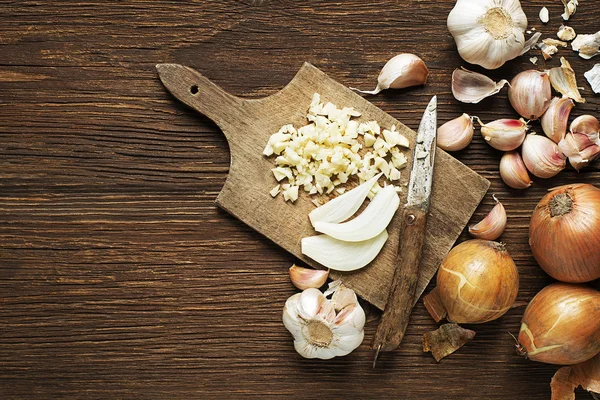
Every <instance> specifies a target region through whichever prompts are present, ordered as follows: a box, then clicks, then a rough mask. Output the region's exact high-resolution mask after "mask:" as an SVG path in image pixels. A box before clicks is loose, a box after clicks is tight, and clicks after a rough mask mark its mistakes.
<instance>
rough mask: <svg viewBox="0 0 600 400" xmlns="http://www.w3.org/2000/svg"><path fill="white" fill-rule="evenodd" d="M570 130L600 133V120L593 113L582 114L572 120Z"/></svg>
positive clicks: (586, 133)
mask: <svg viewBox="0 0 600 400" xmlns="http://www.w3.org/2000/svg"><path fill="white" fill-rule="evenodd" d="M569 130H570V131H571V132H573V133H581V134H584V135H593V134H598V131H600V121H598V119H597V118H596V117H594V116H593V115H589V114H585V115H580V116H579V117H577V118H575V119H574V120H573V122H571V126H570V127H569Z"/></svg>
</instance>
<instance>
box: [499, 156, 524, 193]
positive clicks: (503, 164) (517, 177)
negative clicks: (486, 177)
mask: <svg viewBox="0 0 600 400" xmlns="http://www.w3.org/2000/svg"><path fill="white" fill-rule="evenodd" d="M500 177H501V178H502V180H503V181H504V183H506V184H507V185H508V186H510V187H511V188H513V189H527V188H528V187H529V186H531V184H532V181H531V178H530V177H529V174H528V173H527V168H526V167H525V164H524V163H523V159H522V158H521V155H520V154H519V152H518V151H516V150H513V151H509V152H507V153H504V155H503V156H502V158H501V159H500Z"/></svg>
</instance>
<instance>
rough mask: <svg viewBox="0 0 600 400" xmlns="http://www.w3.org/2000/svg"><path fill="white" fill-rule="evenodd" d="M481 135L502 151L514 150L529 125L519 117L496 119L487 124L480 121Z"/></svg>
mask: <svg viewBox="0 0 600 400" xmlns="http://www.w3.org/2000/svg"><path fill="white" fill-rule="evenodd" d="M477 121H479V125H481V135H482V136H483V138H484V139H485V141H486V142H487V144H489V145H490V146H492V147H493V148H495V149H497V150H502V151H510V150H514V149H516V148H517V147H519V146H520V145H521V143H523V140H524V139H525V134H526V133H527V130H528V129H529V125H527V122H525V121H524V120H523V119H522V118H521V119H497V120H495V121H492V122H490V123H488V124H484V123H483V122H481V120H480V119H479V118H477Z"/></svg>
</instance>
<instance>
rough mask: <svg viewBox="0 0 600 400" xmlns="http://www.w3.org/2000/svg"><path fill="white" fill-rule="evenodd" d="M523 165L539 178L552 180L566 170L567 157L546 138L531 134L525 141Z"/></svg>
mask: <svg viewBox="0 0 600 400" xmlns="http://www.w3.org/2000/svg"><path fill="white" fill-rule="evenodd" d="M522 156H523V163H524V164H525V166H526V167H527V169H528V170H529V172H531V173H532V174H533V175H535V176H537V177H538V178H551V177H553V176H555V175H556V174H558V173H559V172H560V171H562V170H563V169H565V167H566V166H567V163H566V157H565V156H564V155H563V154H562V153H561V152H560V150H559V149H558V146H557V144H556V143H554V142H553V141H552V140H550V139H548V138H547V137H546V136H541V135H536V134H534V133H533V134H529V135H527V136H526V137H525V140H524V141H523V148H522Z"/></svg>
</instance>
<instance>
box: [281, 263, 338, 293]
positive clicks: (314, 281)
mask: <svg viewBox="0 0 600 400" xmlns="http://www.w3.org/2000/svg"><path fill="white" fill-rule="evenodd" d="M289 272H290V280H291V281H292V283H293V284H294V286H296V287H297V288H298V289H300V290H304V289H309V288H320V287H321V286H323V285H324V284H325V282H326V281H327V277H328V276H329V270H321V269H312V268H302V267H299V266H297V265H296V264H294V265H292V266H291V267H290V271H289Z"/></svg>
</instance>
